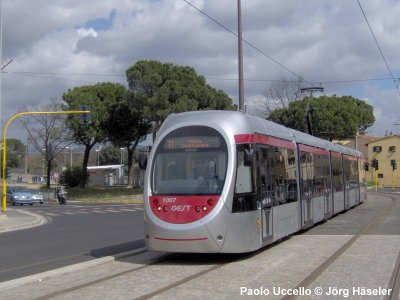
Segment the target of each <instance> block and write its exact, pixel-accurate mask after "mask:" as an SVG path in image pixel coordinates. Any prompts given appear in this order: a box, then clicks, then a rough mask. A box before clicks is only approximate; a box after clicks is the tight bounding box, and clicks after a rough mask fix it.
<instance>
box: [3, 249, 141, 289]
mask: <svg viewBox="0 0 400 300" xmlns="http://www.w3.org/2000/svg"><path fill="white" fill-rule="evenodd" d="M146 250H147V249H146V247H142V248H139V249H135V250H130V251H126V252H121V253H118V254H115V255H113V256H104V257H101V258H96V259H93V260H89V261H85V262H82V263H78V264H74V265H70V266H66V267H62V268H58V269H54V270H50V271H46V272H43V273H38V274H34V275H29V276H26V277H22V278H17V279H12V280H9V281H4V282H0V291H1V290H5V289H11V288H15V287H18V286H21V285H25V284H30V283H34V282H40V281H42V280H45V279H47V278H51V277H54V276H58V275H62V274H66V273H72V272H76V271H81V270H84V269H87V268H90V267H94V266H99V265H102V264H106V263H109V262H113V261H116V260H118V259H122V258H125V257H128V256H133V255H136V254H140V253H143V252H145V251H146Z"/></svg>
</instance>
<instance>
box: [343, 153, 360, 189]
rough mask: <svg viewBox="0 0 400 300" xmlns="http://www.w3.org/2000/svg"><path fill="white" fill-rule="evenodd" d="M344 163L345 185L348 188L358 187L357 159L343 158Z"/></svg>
mask: <svg viewBox="0 0 400 300" xmlns="http://www.w3.org/2000/svg"><path fill="white" fill-rule="evenodd" d="M344 165H345V173H344V174H345V176H344V177H345V182H346V186H347V187H348V188H350V189H354V188H358V180H357V178H358V169H357V161H356V160H350V159H344Z"/></svg>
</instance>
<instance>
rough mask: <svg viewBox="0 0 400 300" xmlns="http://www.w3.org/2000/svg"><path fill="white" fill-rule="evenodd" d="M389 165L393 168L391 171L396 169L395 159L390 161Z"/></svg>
mask: <svg viewBox="0 0 400 300" xmlns="http://www.w3.org/2000/svg"><path fill="white" fill-rule="evenodd" d="M390 165H391V166H392V168H393V171H394V170H396V169H397V161H396V160H395V159H392V160H390Z"/></svg>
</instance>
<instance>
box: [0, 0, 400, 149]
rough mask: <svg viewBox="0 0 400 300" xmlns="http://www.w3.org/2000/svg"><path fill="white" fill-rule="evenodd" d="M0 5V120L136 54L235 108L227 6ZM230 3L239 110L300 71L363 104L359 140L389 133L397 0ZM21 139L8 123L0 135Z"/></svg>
mask: <svg viewBox="0 0 400 300" xmlns="http://www.w3.org/2000/svg"><path fill="white" fill-rule="evenodd" d="M0 1H1V2H2V22H1V23H2V30H1V31H2V65H3V66H5V65H6V64H7V63H8V62H10V61H11V60H12V61H11V62H10V63H9V64H8V65H7V66H5V67H4V69H3V71H2V74H1V93H2V97H1V117H2V123H3V125H4V123H5V122H6V120H7V119H8V118H9V117H10V116H12V115H13V114H15V113H17V112H21V111H24V110H25V109H24V108H26V107H29V106H30V105H40V104H42V103H46V102H49V101H50V100H51V99H57V100H59V101H61V99H62V94H63V93H65V92H66V91H68V89H71V88H74V87H77V86H82V85H92V84H96V83H98V82H106V81H109V82H118V83H122V84H124V85H126V77H125V71H126V70H127V69H128V68H129V67H131V66H132V65H134V64H135V62H137V61H139V60H144V59H146V60H158V61H161V62H169V63H173V64H176V65H188V66H191V67H193V68H195V70H196V71H197V73H198V74H200V75H203V76H204V77H205V78H206V80H207V83H208V84H209V85H211V86H213V87H215V88H217V89H222V90H223V91H224V92H226V93H227V94H228V95H229V96H230V97H231V98H232V99H233V101H234V102H235V103H238V98H239V96H238V94H239V91H238V80H237V78H238V50H237V49H238V46H237V45H238V42H237V36H236V34H237V20H238V18H237V1H234V0H218V1H213V0H187V1H184V0H118V1H115V0H79V1H78V0H63V1H61V0H52V1H50V0H0ZM360 6H361V8H362V9H361V8H360ZM241 10H242V31H243V39H244V40H245V43H244V44H243V65H244V95H245V104H246V105H248V107H249V113H251V114H257V113H259V111H260V110H259V108H258V107H257V103H258V102H259V101H262V99H263V94H264V92H265V91H266V90H267V89H268V87H269V85H270V84H271V83H272V82H274V81H276V80H283V79H285V80H297V79H298V78H297V77H296V76H301V77H302V78H304V79H305V80H306V81H307V82H309V83H313V84H316V85H318V86H322V87H323V88H324V94H325V95H333V94H336V95H339V96H341V95H351V96H353V97H356V98H359V99H362V100H365V101H366V102H367V103H369V104H370V105H372V106H373V107H374V114H375V117H376V122H375V125H374V126H373V127H370V128H368V129H367V131H368V132H369V133H370V134H371V135H384V134H385V133H389V132H393V133H400V126H398V125H394V124H396V123H400V114H399V112H400V92H399V91H398V90H397V88H396V85H399V79H398V78H399V77H400V56H399V55H398V53H399V50H400V26H399V25H400V24H399V16H400V1H398V0H359V1H357V0H335V1H330V0H325V1H320V0H303V1H293V0H279V1H278V0H246V1H241ZM363 11H364V13H365V16H366V18H367V20H368V23H369V25H370V27H371V29H372V31H373V33H374V35H375V38H376V41H377V43H378V45H379V46H380V50H379V48H378V46H377V43H376V42H375V40H374V37H373V35H372V34H371V31H370V29H369V27H368V23H367V21H366V19H365V17H364V15H363ZM202 12H203V13H202ZM380 51H381V52H382V54H383V57H384V58H383V57H382V54H381V52H380ZM385 61H386V63H387V65H386V63H385ZM388 67H389V69H390V72H389V70H388ZM25 136H26V134H25V133H24V132H23V130H22V129H21V124H20V123H19V122H14V123H13V124H12V125H11V126H10V129H9V132H8V135H7V137H8V138H19V139H21V140H22V141H24V140H26V137H25Z"/></svg>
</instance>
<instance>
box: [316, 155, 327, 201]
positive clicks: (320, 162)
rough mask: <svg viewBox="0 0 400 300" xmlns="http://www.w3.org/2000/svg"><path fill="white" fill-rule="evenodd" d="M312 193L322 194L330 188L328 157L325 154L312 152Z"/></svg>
mask: <svg viewBox="0 0 400 300" xmlns="http://www.w3.org/2000/svg"><path fill="white" fill-rule="evenodd" d="M313 156H314V177H313V180H312V181H313V187H314V189H313V195H314V197H318V196H323V195H325V194H326V193H327V191H328V190H329V189H330V172H329V159H328V156H327V155H322V154H314V155H313Z"/></svg>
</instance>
